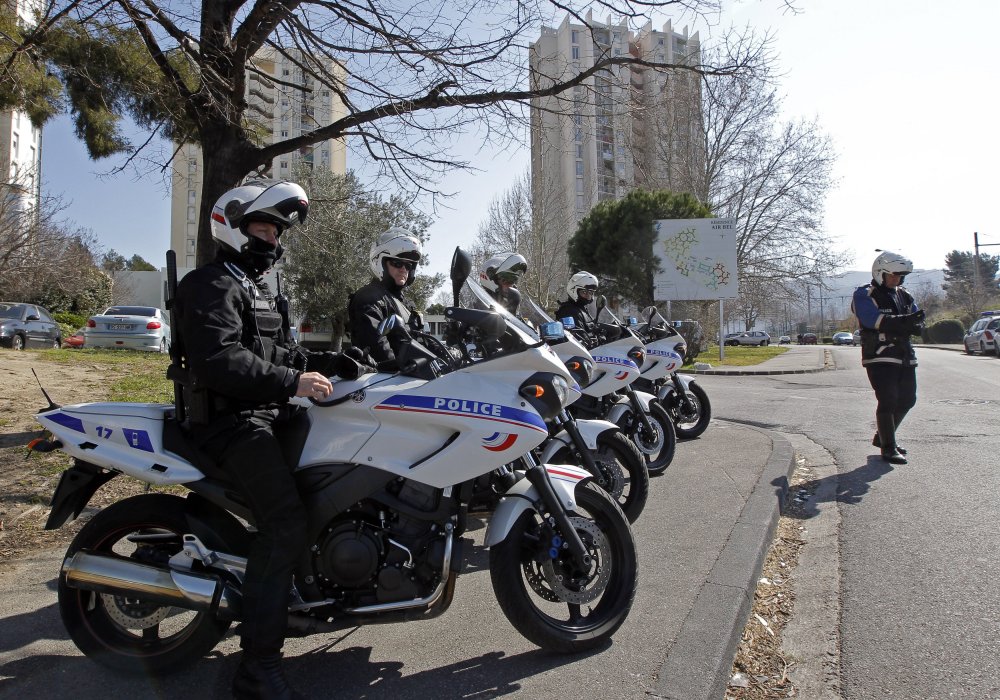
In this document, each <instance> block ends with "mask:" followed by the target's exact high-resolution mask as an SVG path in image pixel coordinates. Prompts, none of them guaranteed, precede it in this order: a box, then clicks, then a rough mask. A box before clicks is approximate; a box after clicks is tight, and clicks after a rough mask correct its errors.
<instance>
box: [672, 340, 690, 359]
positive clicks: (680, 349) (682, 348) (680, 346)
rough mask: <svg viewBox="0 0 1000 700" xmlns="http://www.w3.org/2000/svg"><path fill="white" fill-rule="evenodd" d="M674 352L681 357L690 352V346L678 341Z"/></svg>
mask: <svg viewBox="0 0 1000 700" xmlns="http://www.w3.org/2000/svg"><path fill="white" fill-rule="evenodd" d="M674 352H676V353H677V354H678V355H680V356H681V357H684V356H686V355H687V353H688V346H687V345H685V344H684V343H677V345H675V346H674Z"/></svg>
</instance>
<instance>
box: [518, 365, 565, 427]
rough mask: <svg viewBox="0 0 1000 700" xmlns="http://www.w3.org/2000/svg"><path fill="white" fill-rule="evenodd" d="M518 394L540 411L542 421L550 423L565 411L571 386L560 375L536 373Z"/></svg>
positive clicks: (521, 387)
mask: <svg viewBox="0 0 1000 700" xmlns="http://www.w3.org/2000/svg"><path fill="white" fill-rule="evenodd" d="M517 393H518V394H520V395H521V396H522V397H523V398H524V399H525V400H526V401H527V402H528V403H529V404H531V406H532V408H534V409H535V410H536V411H538V414H539V415H540V416H541V417H542V420H546V421H549V420H552V419H553V418H555V417H556V415H557V414H558V413H559V412H560V411H561V410H562V409H563V405H565V403H566V396H567V395H568V394H569V384H568V383H567V382H566V380H565V379H564V378H563V377H561V376H560V375H558V374H553V373H552V372H536V373H535V374H533V375H531V376H530V377H528V380H527V381H526V382H525V383H524V384H522V385H521V386H520V387H519V388H518V390H517Z"/></svg>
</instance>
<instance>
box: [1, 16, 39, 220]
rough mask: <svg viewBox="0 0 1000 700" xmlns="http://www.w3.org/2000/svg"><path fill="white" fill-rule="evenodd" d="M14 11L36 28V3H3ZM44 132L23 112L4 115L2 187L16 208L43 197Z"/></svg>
mask: <svg viewBox="0 0 1000 700" xmlns="http://www.w3.org/2000/svg"><path fill="white" fill-rule="evenodd" d="M2 1H3V2H4V4H5V6H6V7H5V9H7V8H13V9H14V11H15V12H16V13H17V19H18V21H19V22H21V23H23V24H24V25H26V26H32V25H33V24H34V23H35V21H36V18H35V12H36V11H37V9H38V8H39V3H38V2H37V1H36V0H2ZM41 172H42V130H41V129H39V128H36V127H35V126H34V125H32V123H31V120H30V119H28V115H27V114H26V113H25V112H22V111H20V110H13V111H9V112H0V175H2V176H3V177H2V179H0V185H2V187H3V191H2V195H3V196H4V197H9V198H10V200H9V201H10V203H12V204H13V206H14V208H16V209H19V210H23V211H28V210H31V209H34V208H36V207H37V206H38V202H39V199H40V193H41Z"/></svg>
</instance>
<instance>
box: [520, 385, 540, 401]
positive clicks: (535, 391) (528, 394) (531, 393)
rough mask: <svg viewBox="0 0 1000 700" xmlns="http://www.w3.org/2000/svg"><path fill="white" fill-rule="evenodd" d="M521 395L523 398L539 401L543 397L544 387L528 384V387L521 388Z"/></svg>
mask: <svg viewBox="0 0 1000 700" xmlns="http://www.w3.org/2000/svg"><path fill="white" fill-rule="evenodd" d="M521 395H522V396H524V397H525V398H534V399H540V398H542V396H544V395H545V387H542V386H539V385H538V384H530V385H528V386H524V387H521Z"/></svg>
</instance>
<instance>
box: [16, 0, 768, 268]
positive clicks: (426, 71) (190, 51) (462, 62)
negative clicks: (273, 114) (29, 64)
mask: <svg viewBox="0 0 1000 700" xmlns="http://www.w3.org/2000/svg"><path fill="white" fill-rule="evenodd" d="M583 6H586V5H583ZM601 7H602V8H603V9H604V10H606V11H607V12H608V14H609V15H610V16H614V17H616V18H618V17H620V18H624V21H627V22H629V23H631V24H633V25H635V26H640V25H643V24H646V23H647V22H648V21H649V20H650V19H651V16H652V14H653V13H655V12H660V11H663V10H670V9H676V10H677V11H679V12H693V13H695V14H696V15H697V14H698V13H706V12H707V13H714V12H716V11H717V9H718V7H717V3H716V1H715V0H649V1H647V0H642V1H640V0H607V1H605V2H602V3H601ZM564 12H569V13H570V14H571V15H572V16H574V17H577V18H578V19H581V20H582V18H581V17H580V12H579V9H578V7H577V6H576V5H567V4H565V3H563V2H561V1H558V0H550V1H549V2H545V1H543V2H538V3H522V2H516V3H510V4H498V3H492V2H478V1H477V0H458V1H457V2H456V1H455V0H430V1H429V2H425V3H418V4H414V3H412V2H410V0H376V1H375V2H370V3H362V4H358V3H346V4H345V3H330V2H326V1H325V0H256V2H254V3H253V4H252V5H250V6H244V5H243V4H241V3H234V2H229V1H228V0H201V2H196V3H194V4H193V5H192V4H191V3H188V2H179V1H177V0H174V1H171V0H162V1H161V2H155V1H154V0H117V1H115V2H103V0H55V1H54V2H53V3H51V4H49V5H46V10H45V13H44V15H43V16H42V17H40V19H39V23H38V27H37V29H36V30H33V31H31V32H29V33H28V34H27V35H26V36H23V37H20V39H19V40H18V41H15V42H13V43H11V42H5V43H0V86H3V87H0V102H2V101H3V100H4V99H6V100H7V102H13V103H15V104H16V103H18V102H19V101H22V102H23V101H25V100H26V99H28V98H27V97H25V96H24V95H22V94H21V93H18V92H17V91H16V90H10V89H8V88H7V86H8V85H9V84H11V83H13V82H16V81H7V80H6V77H7V75H8V74H9V73H10V72H11V71H12V70H13V69H14V68H16V67H17V66H19V65H21V64H20V63H19V61H22V59H23V57H24V55H25V53H26V49H25V47H26V46H27V45H29V44H30V45H31V48H32V49H33V50H34V51H35V54H36V55H37V56H39V57H40V59H41V61H40V62H41V63H45V64H46V65H47V66H50V67H51V72H52V73H53V74H54V75H56V76H58V77H59V78H60V79H61V81H62V85H63V86H64V88H65V93H66V97H68V101H69V103H70V104H71V106H72V109H73V116H74V119H75V121H76V126H77V132H78V133H79V134H80V135H81V137H82V138H83V139H84V140H85V142H86V144H87V147H88V149H89V151H90V153H91V155H92V156H93V157H95V158H96V157H102V156H106V155H109V154H112V153H117V152H128V153H132V156H131V158H132V159H133V161H134V159H135V158H136V155H135V151H136V145H134V144H131V143H129V142H128V141H127V139H125V137H124V136H123V134H122V132H121V129H120V127H119V124H120V118H121V116H122V115H123V114H126V113H127V114H130V115H131V116H132V117H133V118H135V119H136V120H137V122H138V123H139V124H140V126H142V127H145V128H146V129H147V130H148V132H149V134H150V139H152V138H153V135H154V134H156V133H159V134H162V135H163V136H166V137H167V138H169V139H171V140H172V141H174V142H177V143H197V144H198V145H199V146H200V147H201V151H202V153H203V154H204V156H205V162H204V171H203V173H202V193H201V203H202V204H201V211H200V212H199V233H198V254H197V255H198V262H199V263H202V262H205V261H206V260H207V259H209V258H210V257H211V255H212V253H213V251H214V245H213V244H212V240H211V233H210V228H209V218H210V213H211V207H212V205H213V203H214V202H215V201H216V200H217V199H218V197H219V196H221V195H222V193H223V192H225V191H226V190H227V189H228V188H230V187H232V186H234V185H235V184H236V183H238V182H239V181H240V180H241V179H242V178H243V177H245V176H246V175H247V174H248V173H251V172H254V171H256V170H259V169H266V168H267V167H268V166H269V164H270V163H271V161H272V160H273V159H274V158H275V157H276V156H278V155H280V154H283V153H289V152H292V151H295V150H299V149H308V148H309V147H310V146H311V145H312V144H315V143H318V142H320V141H325V140H328V139H334V138H343V139H347V140H348V143H349V144H350V145H351V146H352V148H355V149H357V150H358V151H359V153H360V154H361V156H362V157H363V158H364V159H365V160H366V161H368V162H370V163H373V164H374V165H375V167H376V169H378V171H379V172H380V173H381V174H385V175H388V176H392V177H394V178H395V179H397V181H401V182H402V183H403V184H405V186H406V188H407V189H408V190H410V191H411V192H416V191H428V192H437V190H436V185H435V184H434V183H435V182H436V176H437V175H439V174H441V173H442V172H444V171H445V170H448V169H451V168H455V167H461V166H464V165H466V164H465V163H464V162H463V161H461V160H460V159H459V158H457V157H455V156H454V154H453V152H452V150H451V146H452V145H453V143H454V142H455V139H457V138H458V137H460V136H462V135H463V134H464V133H467V132H469V131H470V130H475V131H476V132H477V133H479V134H482V136H483V137H484V138H485V139H487V140H488V141H489V142H490V143H492V144H495V145H497V146H500V147H502V146H504V145H506V144H507V143H510V142H511V141H514V140H520V139H521V138H522V136H523V133H524V125H525V123H526V119H525V116H526V110H527V104H528V102H529V101H530V99H531V98H533V97H538V96H546V95H556V94H560V93H562V92H565V91H566V90H569V89H571V88H573V87H574V86H576V85H582V84H584V83H585V82H586V81H587V80H588V79H589V78H591V77H592V76H594V75H595V74H596V73H598V72H600V71H607V70H609V69H611V68H612V67H614V66H616V65H629V64H641V65H644V66H647V67H654V68H655V67H669V66H670V65H671V64H667V63H658V62H656V61H651V60H648V59H643V58H640V57H637V56H632V55H622V56H612V55H610V53H609V54H607V55H603V56H601V57H600V58H599V60H597V61H596V62H595V63H594V64H593V65H592V66H590V67H588V68H587V69H586V70H581V71H568V72H567V73H566V74H565V75H562V76H558V78H557V79H555V80H554V81H553V82H550V83H547V84H546V85H545V86H544V87H539V86H537V85H535V84H533V83H532V82H531V81H530V80H529V76H528V67H527V60H526V50H527V44H528V42H529V41H530V40H531V39H532V38H533V37H534V36H536V35H537V32H538V31H539V27H540V26H541V25H542V24H545V23H547V22H550V21H551V20H552V19H553V18H554V16H555V15H556V13H560V14H561V13H564ZM758 53H759V47H758V46H757V45H756V44H754V43H753V42H749V43H747V44H746V45H745V46H743V47H741V51H740V52H739V54H738V55H733V56H727V57H726V58H725V60H724V61H723V62H722V63H720V64H718V65H708V64H699V65H695V66H688V65H685V66H683V67H682V69H683V70H690V71H695V72H702V73H716V72H722V73H731V72H739V71H741V70H744V69H746V68H747V67H748V66H750V65H752V64H753V62H754V61H755V60H756V58H757V55H758ZM274 56H277V57H281V58H282V59H286V60H288V61H291V62H292V64H294V66H295V68H294V73H295V75H290V76H288V79H282V78H281V77H277V78H275V77H272V76H270V74H269V73H268V72H267V71H265V70H263V66H262V65H259V64H261V63H262V62H264V61H265V60H268V57H272V60H273V57H274ZM22 62H23V61H22ZM46 75H47V74H46ZM255 78H266V80H267V81H268V82H270V83H272V84H276V85H278V86H279V87H281V88H283V89H286V90H288V91H290V92H293V93H297V94H298V95H299V99H301V100H302V101H303V104H305V102H306V101H308V100H310V99H312V98H313V97H314V96H315V95H316V94H317V92H319V93H322V92H324V91H325V92H329V93H330V94H331V95H332V96H335V97H336V98H337V99H339V101H340V102H341V103H342V104H343V105H344V113H343V115H342V116H338V117H337V118H335V119H334V120H333V121H332V122H331V123H329V124H326V125H321V124H319V123H316V122H314V121H312V120H307V123H304V124H303V125H302V126H303V129H302V131H301V133H299V132H298V131H292V132H291V134H292V135H291V136H289V137H287V138H278V139H273V137H272V136H271V135H270V134H269V133H268V129H269V125H268V124H267V123H265V122H262V121H261V120H260V119H259V118H258V117H257V116H256V114H255V111H254V110H253V109H251V106H252V105H253V101H254V99H256V98H254V89H255V88H254V85H253V84H252V83H253V81H254V79H255ZM46 86H47V88H48V91H47V92H46V91H45V90H43V91H41V94H40V95H39V93H38V92H37V91H36V92H34V93H32V94H31V96H30V97H31V99H32V100H33V104H36V105H37V104H38V103H39V102H43V103H45V104H46V105H47V106H48V110H47V111H46V109H42V108H39V109H36V110H35V111H34V112H33V118H34V119H36V120H38V121H42V120H44V118H45V117H46V116H50V115H51V114H52V113H55V112H56V111H57V110H58V105H59V101H60V98H61V96H60V95H58V94H54V93H53V91H52V90H51V81H50V82H47V83H46ZM265 97H266V96H265ZM438 194H440V193H439V192H438Z"/></svg>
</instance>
